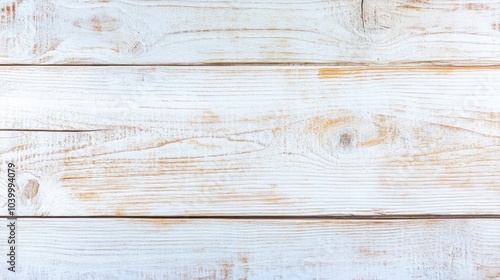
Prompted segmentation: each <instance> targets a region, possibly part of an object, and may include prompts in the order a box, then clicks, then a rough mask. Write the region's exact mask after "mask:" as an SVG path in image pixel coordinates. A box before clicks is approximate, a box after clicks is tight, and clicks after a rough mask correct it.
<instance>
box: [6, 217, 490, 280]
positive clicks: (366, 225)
mask: <svg viewBox="0 0 500 280" xmlns="http://www.w3.org/2000/svg"><path fill="white" fill-rule="evenodd" d="M16 223H17V225H16V235H17V236H18V238H17V242H16V250H17V251H16V255H17V260H18V261H17V262H16V269H17V271H16V273H15V276H16V277H17V278H15V279H49V278H50V279H64V280H70V279H103V280H104V279H105V280H109V279H134V280H135V279H332V278H335V279H398V280H401V279H499V277H500V235H499V234H498V228H499V226H500V222H499V220H398V221H300V220H288V221H286V220H270V221H262V220H260V221H254V220H232V221H231V220H161V219H156V220H151V219H149V220H148V219H137V220H135V219H134V220H130V219H18V220H17V222H16ZM0 229H1V230H0V232H1V234H2V236H8V232H7V230H8V228H7V227H5V226H2V227H0ZM5 250H6V248H5V247H2V256H4V258H6V257H5V255H6V254H7V253H6V252H5ZM6 267H7V264H6V263H5V262H4V261H2V270H3V271H6V272H2V275H3V277H2V278H3V279H7V276H9V275H10V274H11V272H8V271H7V270H6ZM12 274H13V273H12Z"/></svg>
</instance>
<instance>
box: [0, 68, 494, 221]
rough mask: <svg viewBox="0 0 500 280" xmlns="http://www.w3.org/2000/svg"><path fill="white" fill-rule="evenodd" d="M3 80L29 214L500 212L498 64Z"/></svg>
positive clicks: (42, 72)
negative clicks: (469, 66)
mask: <svg viewBox="0 0 500 280" xmlns="http://www.w3.org/2000/svg"><path fill="white" fill-rule="evenodd" d="M0 85H1V86H0V90H1V92H0V96H1V100H2V102H1V103H0V130H1V131H0V156H1V158H0V162H1V170H0V171H1V174H6V172H7V170H6V167H7V163H8V162H14V163H15V164H16V165H17V169H16V170H17V182H18V184H19V189H18V192H19V195H18V196H19V197H18V213H17V214H19V215H69V216H71V215H118V216H122V215H352V214H356V215H379V214H380V215H388V214H394V215H403V214H456V215H461V214H476V215H481V214H500V185H499V182H500V162H499V161H500V156H499V155H500V145H499V144H500V96H499V95H498V94H497V93H498V92H499V89H500V69H498V68H495V67H492V68H461V67H458V68H384V69H372V68H370V69H363V68H341V69H319V70H318V69H317V68H314V67H272V68H269V67H224V68H220V67H198V68H196V67H194V68H193V67H151V68H150V67H125V68H124V67H65V68H60V67H41V66H37V67H4V68H1V69H0ZM0 186H1V189H0V201H3V202H5V201H7V200H6V194H7V191H6V186H7V182H6V180H1V182H0ZM1 206H2V212H3V213H6V209H7V205H6V204H5V203H2V204H1Z"/></svg>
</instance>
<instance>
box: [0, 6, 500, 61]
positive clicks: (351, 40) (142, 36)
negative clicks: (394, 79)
mask: <svg viewBox="0 0 500 280" xmlns="http://www.w3.org/2000/svg"><path fill="white" fill-rule="evenodd" d="M0 7H1V10H0V63H3V64H10V63H14V64H17V63H21V64H31V63H35V64H38V63H49V64H95V63H97V64H101V63H104V64H210V63H275V62H278V63H303V62H305V63H335V64H380V65H387V64H407V63H418V64H469V65H478V64H482V65H484V64H498V63H499V62H500V37H499V32H500V16H499V11H500V2H499V1H496V0H393V1H385V0H366V1H363V0H339V1H327V0H320V1H304V0H288V1H278V0H273V1H269V0H237V1H216V0H210V1H201V0H198V1H197V0H189V1H175V0H159V1H139V0H101V1H97V0H91V1H89V0H43V1H41V0H40V1H33V0H31V1H28V0H25V1H22V0H0Z"/></svg>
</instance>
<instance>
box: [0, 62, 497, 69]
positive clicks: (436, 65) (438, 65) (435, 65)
mask: <svg viewBox="0 0 500 280" xmlns="http://www.w3.org/2000/svg"><path fill="white" fill-rule="evenodd" d="M238 66H260V67H261V66H264V67H265V66H269V67H276V66H284V67H286V66H297V67H306V66H307V67H320V68H340V67H349V68H350V67H352V68H360V69H363V70H370V69H373V70H384V69H386V70H398V69H399V70H418V69H422V70H432V69H457V70H458V69H464V70H474V69H477V70H480V69H500V64H472V65H469V64H467V65H464V64H450V62H449V61H428V62H422V63H415V62H409V63H394V64H391V63H389V64H386V65H379V64H370V63H331V62H325V63H320V62H319V63H318V62H311V63H308V62H274V63H270V62H237V63H231V62H221V63H158V64H155V63H151V64H131V63H124V64H116V63H114V64H54V63H50V64H41V63H38V64H19V63H10V64H1V63H0V68H2V67H238Z"/></svg>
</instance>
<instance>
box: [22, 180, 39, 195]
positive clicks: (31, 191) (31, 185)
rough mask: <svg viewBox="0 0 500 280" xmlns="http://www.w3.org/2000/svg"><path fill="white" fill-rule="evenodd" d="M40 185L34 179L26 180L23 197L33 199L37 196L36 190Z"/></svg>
mask: <svg viewBox="0 0 500 280" xmlns="http://www.w3.org/2000/svg"><path fill="white" fill-rule="evenodd" d="M39 186H40V184H39V183H38V181H36V180H34V179H30V180H28V182H27V183H26V185H25V186H24V192H23V195H24V197H25V198H26V199H33V198H34V197H35V196H36V195H37V194H38V188H39Z"/></svg>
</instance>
